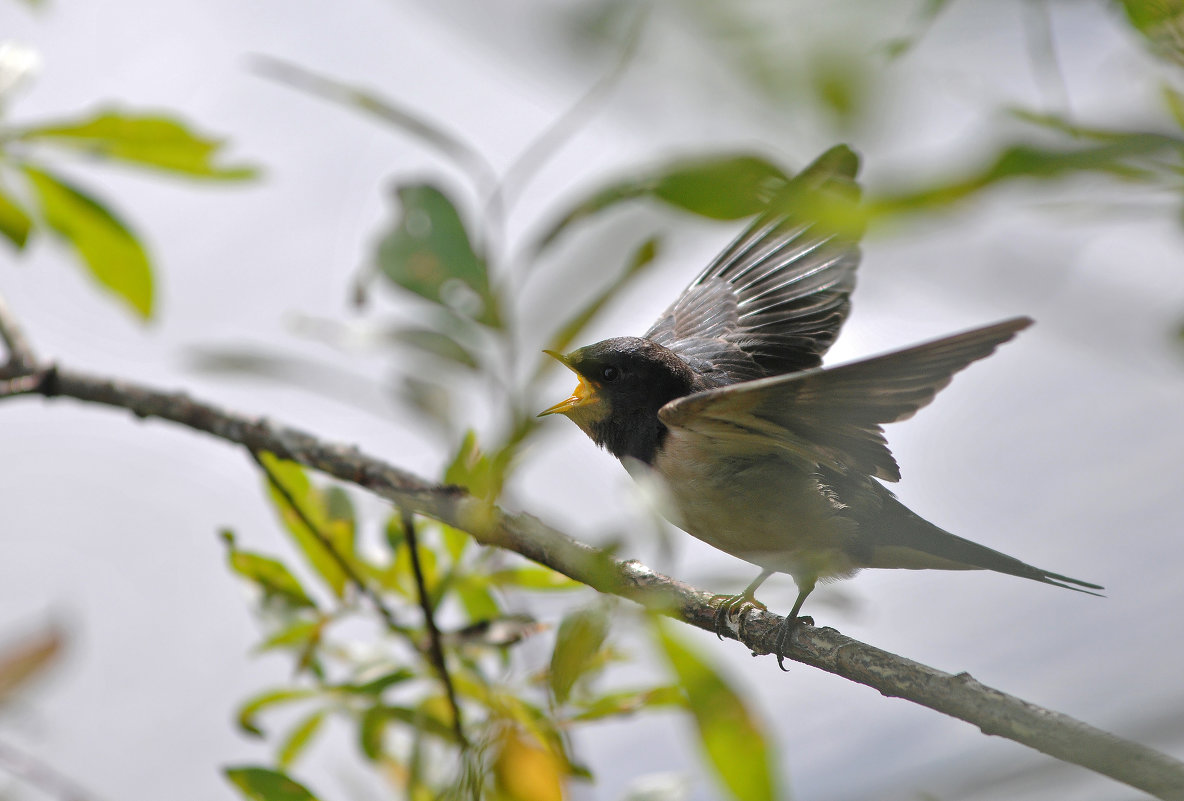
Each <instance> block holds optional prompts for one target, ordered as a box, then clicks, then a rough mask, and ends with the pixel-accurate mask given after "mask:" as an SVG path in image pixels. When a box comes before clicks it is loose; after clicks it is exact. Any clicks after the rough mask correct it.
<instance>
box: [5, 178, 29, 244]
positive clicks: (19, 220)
mask: <svg viewBox="0 0 1184 801" xmlns="http://www.w3.org/2000/svg"><path fill="white" fill-rule="evenodd" d="M32 228H33V220H32V219H31V218H30V217H29V213H28V212H27V211H25V210H24V209H23V208H22V207H21V205H20V203H18V202H17V200H16V198H14V197H13V196H12V195H10V194H8V193H7V192H6V191H5V190H4V187H3V186H0V234H3V235H4V238H5V239H7V240H8V241H9V242H11V243H12V244H13V245H15V246H16V249H17V250H21V249H22V248H24V246H25V243H26V242H28V241H29V232H30V231H31V230H32Z"/></svg>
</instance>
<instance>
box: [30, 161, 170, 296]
mask: <svg viewBox="0 0 1184 801" xmlns="http://www.w3.org/2000/svg"><path fill="white" fill-rule="evenodd" d="M22 169H23V171H24V173H25V176H26V177H27V178H28V179H29V183H30V185H31V186H32V187H33V191H34V193H35V194H36V196H37V200H38V202H39V204H40V206H41V216H42V218H43V219H44V220H45V222H46V224H47V225H48V226H49V227H50V228H51V229H52V230H53V231H54V232H55V233H56V234H58V235H59V236H61V237H62V238H63V239H65V240H66V241H67V242H69V243H70V245H72V246H73V248H74V250H75V251H77V253H78V255H79V256H80V257H81V258H82V261H83V263H85V264H86V266H87V269H88V270H89V271H90V274H91V275H92V276H93V277H94V278H95V280H97V281H98V282H99V283H100V284H101V285H103V286H105V287H107V288H108V289H110V290H111V291H112V292H114V293H115V294H116V295H117V296H118V297H119V298H120V299H121V300H123V301H124V302H126V303H127V304H128V305H129V306H130V307H131V308H132V309H133V310H134V311H135V312H136V313H137V314H139V315H140V316H141V317H143V318H145V319H147V318H149V317H151V316H152V298H153V279H152V267H151V265H150V264H149V261H148V254H147V253H145V251H144V247H143V245H141V244H140V241H139V239H137V238H136V235H135V234H134V233H132V231H131V229H129V228H128V227H127V225H126V224H124V223H123V222H122V221H121V220H120V219H119V218H118V217H116V216H115V214H114V213H113V212H112V211H111V210H110V209H108V208H107V207H106V206H104V205H103V204H102V203H101V202H100V201H99V200H97V199H96V198H94V197H92V196H90V195H88V194H86V193H84V192H83V191H82V190H80V189H78V188H77V187H76V186H72V185H71V184H69V183H67V182H66V181H64V180H62V179H61V178H59V177H57V176H54V175H51V174H50V173H48V172H45V171H44V170H40V169H37V168H35V167H30V166H28V165H24V166H23V167H22Z"/></svg>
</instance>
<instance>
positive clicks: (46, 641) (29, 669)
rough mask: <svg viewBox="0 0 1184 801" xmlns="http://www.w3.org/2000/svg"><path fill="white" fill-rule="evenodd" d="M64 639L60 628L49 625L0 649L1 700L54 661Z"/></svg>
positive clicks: (1, 701) (0, 701)
mask: <svg viewBox="0 0 1184 801" xmlns="http://www.w3.org/2000/svg"><path fill="white" fill-rule="evenodd" d="M63 640H64V637H63V635H62V632H61V631H59V630H58V629H57V627H54V626H50V627H48V628H45V629H43V630H41V631H38V632H36V633H34V634H32V635H30V636H28V637H25V638H24V639H22V640H21V641H19V642H17V643H16V644H14V645H9V646H7V647H6V648H5V649H4V650H3V651H0V703H3V702H4V701H5V700H7V699H8V697H10V696H12V695H13V694H15V693H16V691H17V690H19V689H20V688H21V687H24V686H25V685H26V684H27V683H28V682H29V681H30V680H31V679H33V678H35V677H36V676H39V675H40V674H41V673H43V672H44V671H45V669H46V668H47V667H49V665H51V664H53V662H54V661H55V660H56V659H57V657H58V654H60V653H61V650H62V643H63Z"/></svg>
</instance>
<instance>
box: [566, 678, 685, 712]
mask: <svg viewBox="0 0 1184 801" xmlns="http://www.w3.org/2000/svg"><path fill="white" fill-rule="evenodd" d="M686 705H687V701H686V696H685V695H684V694H683V691H682V688H681V687H679V686H677V685H674V686H670V687H654V688H652V689H649V690H640V691H638V690H626V691H623V692H614V693H609V694H607V695H602V696H600V697H599V698H596V699H595V700H593V701H591V702H590V703H587V704H584V705H583V706H582V711H581V712H580V713H579V714H578V715H576V716H575V717H573V718H572V720H579V721H588V720H602V719H604V718H609V717H620V716H623V715H632V714H635V713H637V712H641V711H644V710H646V709H653V708H655V707H670V706H686Z"/></svg>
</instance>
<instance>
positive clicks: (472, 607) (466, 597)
mask: <svg viewBox="0 0 1184 801" xmlns="http://www.w3.org/2000/svg"><path fill="white" fill-rule="evenodd" d="M453 589H454V591H455V592H456V595H457V597H458V598H459V600H460V603H461V606H463V607H464V609H465V614H466V615H468V616H469V620H478V621H480V620H486V619H488V618H492V617H496V616H498V615H500V614H501V611H502V609H501V606H500V605H498V602H497V599H496V598H494V597H493V593H491V592H490V591H489V579H488V577H486V576H483V575H476V574H469V575H464V576H459V577H457V578H455V579H454V580H453Z"/></svg>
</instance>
